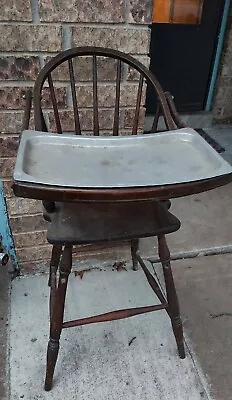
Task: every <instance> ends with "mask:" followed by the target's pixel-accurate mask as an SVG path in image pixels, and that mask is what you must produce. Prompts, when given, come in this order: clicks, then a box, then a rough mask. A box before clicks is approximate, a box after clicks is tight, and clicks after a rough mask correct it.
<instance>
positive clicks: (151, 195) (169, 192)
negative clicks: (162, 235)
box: [13, 174, 232, 202]
mask: <svg viewBox="0 0 232 400" xmlns="http://www.w3.org/2000/svg"><path fill="white" fill-rule="evenodd" d="M231 181H232V174H227V175H222V176H217V177H215V178H210V179H203V180H201V181H197V182H189V183H178V184H173V185H165V186H154V187H146V188H129V189H121V188H120V189H89V190H86V189H80V188H70V187H57V186H49V185H40V184H36V183H35V184H33V183H25V182H20V181H14V182H13V190H14V194H15V195H16V196H19V197H25V198H31V199H38V200H44V199H45V200H50V201H52V200H53V201H55V200H57V201H98V202H110V201H117V200H118V201H128V200H130V201H138V200H139V201H140V200H148V199H150V200H152V199H154V200H162V199H171V198H176V197H183V196H188V195H192V194H197V193H201V192H205V191H207V190H211V189H215V188H217V187H219V186H223V185H226V184H227V183H230V182H231Z"/></svg>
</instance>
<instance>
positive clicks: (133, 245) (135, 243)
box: [131, 239, 139, 271]
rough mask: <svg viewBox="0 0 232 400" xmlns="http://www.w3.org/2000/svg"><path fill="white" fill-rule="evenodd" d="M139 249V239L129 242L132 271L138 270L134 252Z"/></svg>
mask: <svg viewBox="0 0 232 400" xmlns="http://www.w3.org/2000/svg"><path fill="white" fill-rule="evenodd" d="M138 249H139V239H133V240H132V241H131V257H132V263H133V270H134V271H137V270H138V269H139V263H138V260H137V257H136V252H137V251H138Z"/></svg>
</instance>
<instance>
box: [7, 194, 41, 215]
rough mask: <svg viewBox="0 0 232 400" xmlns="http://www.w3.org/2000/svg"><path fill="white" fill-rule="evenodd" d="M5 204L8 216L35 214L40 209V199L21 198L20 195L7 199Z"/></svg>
mask: <svg viewBox="0 0 232 400" xmlns="http://www.w3.org/2000/svg"><path fill="white" fill-rule="evenodd" d="M7 206H8V212H9V215H10V216H13V215H24V214H25V215H29V214H37V213H40V212H41V211H42V204H41V201H39V200H33V199H23V198H21V197H12V198H10V199H8V200H7Z"/></svg>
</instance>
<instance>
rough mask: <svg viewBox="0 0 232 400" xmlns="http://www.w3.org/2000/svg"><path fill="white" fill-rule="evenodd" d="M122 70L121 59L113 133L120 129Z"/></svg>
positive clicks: (115, 133)
mask: <svg viewBox="0 0 232 400" xmlns="http://www.w3.org/2000/svg"><path fill="white" fill-rule="evenodd" d="M121 70H122V63H121V60H118V61H117V77H116V99H115V109H114V126H113V135H114V136H117V135H118V130H119V103H120V84H121Z"/></svg>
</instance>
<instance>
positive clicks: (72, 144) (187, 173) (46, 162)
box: [14, 128, 232, 188]
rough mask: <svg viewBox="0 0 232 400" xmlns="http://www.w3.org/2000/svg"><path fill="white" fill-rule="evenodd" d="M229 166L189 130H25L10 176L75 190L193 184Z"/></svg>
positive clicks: (229, 170)
mask: <svg viewBox="0 0 232 400" xmlns="http://www.w3.org/2000/svg"><path fill="white" fill-rule="evenodd" d="M230 173H232V167H231V166H230V165H229V164H228V163H227V162H226V161H224V160H223V158H222V157H221V156H220V155H219V154H218V153H217V152H216V151H215V150H214V149H212V147H211V146H210V145H209V144H208V143H206V142H205V140H204V139H202V138H201V137H200V135H199V134H198V133H197V132H195V131H194V130H193V129H191V128H183V129H179V130H175V131H169V132H162V133H159V134H149V135H141V136H124V137H109V136H107V137H106V136H102V137H83V136H75V135H73V134H62V135H58V134H54V133H43V132H37V131H24V132H23V133H22V137H21V142H20V146H19V150H18V156H17V160H16V166H15V171H14V180H15V181H21V182H31V183H40V184H44V185H55V186H64V187H77V188H120V187H121V188H123V187H124V188H129V187H147V186H160V185H168V184H175V183H184V182H186V183H187V182H193V181H199V180H202V179H208V178H213V177H216V176H220V175H227V174H230Z"/></svg>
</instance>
